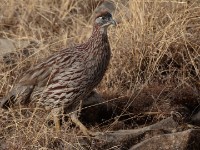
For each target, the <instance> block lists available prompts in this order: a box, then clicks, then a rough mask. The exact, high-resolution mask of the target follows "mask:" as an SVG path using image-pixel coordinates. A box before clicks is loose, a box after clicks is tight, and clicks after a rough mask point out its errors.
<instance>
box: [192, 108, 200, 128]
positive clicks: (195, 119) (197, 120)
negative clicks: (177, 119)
mask: <svg viewBox="0 0 200 150" xmlns="http://www.w3.org/2000/svg"><path fill="white" fill-rule="evenodd" d="M191 121H192V124H195V125H198V126H200V111H199V112H198V113H196V114H195V115H193V116H192V118H191Z"/></svg>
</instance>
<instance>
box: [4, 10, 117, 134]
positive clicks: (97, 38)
mask: <svg viewBox="0 0 200 150" xmlns="http://www.w3.org/2000/svg"><path fill="white" fill-rule="evenodd" d="M110 25H114V26H116V21H115V20H114V19H113V17H112V14H111V13H110V12H109V11H107V10H102V11H100V12H98V13H96V14H95V18H94V20H93V30H92V34H91V36H90V37H89V38H88V39H87V40H86V41H85V42H84V43H82V44H77V45H75V46H72V47H68V48H65V49H63V50H60V51H57V52H55V53H54V54H52V55H50V56H49V57H47V58H46V59H44V60H42V61H41V62H40V63H38V64H36V65H35V66H33V67H32V68H31V69H30V70H28V71H27V72H26V73H24V75H23V76H22V78H21V79H19V81H18V82H17V83H16V84H15V85H14V86H13V88H12V89H11V91H10V92H9V93H8V94H7V95H6V96H5V97H3V98H2V99H1V101H0V107H1V108H4V109H9V108H10V107H12V106H14V105H25V104H30V103H36V104H37V105H40V106H44V107H45V108H48V109H50V110H51V112H52V113H53V115H54V116H55V117H54V123H55V127H56V129H58V130H59V128H60V124H59V121H58V116H59V115H60V114H62V113H63V112H64V111H65V113H66V114H68V117H69V118H71V120H72V122H73V123H75V124H76V125H77V126H78V127H79V128H80V130H81V131H82V132H83V134H84V135H92V133H91V132H90V131H89V130H88V129H87V128H86V127H85V126H84V125H83V124H82V122H81V121H80V120H79V119H78V113H77V112H80V111H81V103H82V101H83V100H84V101H87V98H88V97H89V96H91V93H92V92H93V91H94V89H95V87H96V86H97V85H98V84H99V83H100V82H101V80H102V79H103V76H104V74H105V72H106V70H107V68H108V65H109V62H110V58H111V47H110V44H109V40H108V35H107V29H108V27H109V26H110Z"/></svg>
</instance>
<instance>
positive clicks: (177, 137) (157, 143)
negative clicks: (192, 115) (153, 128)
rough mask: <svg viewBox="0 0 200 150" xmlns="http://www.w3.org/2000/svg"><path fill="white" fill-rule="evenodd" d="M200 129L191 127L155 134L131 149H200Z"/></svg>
mask: <svg viewBox="0 0 200 150" xmlns="http://www.w3.org/2000/svg"><path fill="white" fill-rule="evenodd" d="M199 138H200V130H195V129H189V130H186V131H183V132H177V133H171V134H163V135H158V136H154V137H152V138H149V139H147V140H144V141H142V142H140V143H139V144H136V145H134V146H133V147H131V148H130V149H129V150H149V149H157V150H159V149H160V150H186V149H194V150H195V149H199V147H200V141H199Z"/></svg>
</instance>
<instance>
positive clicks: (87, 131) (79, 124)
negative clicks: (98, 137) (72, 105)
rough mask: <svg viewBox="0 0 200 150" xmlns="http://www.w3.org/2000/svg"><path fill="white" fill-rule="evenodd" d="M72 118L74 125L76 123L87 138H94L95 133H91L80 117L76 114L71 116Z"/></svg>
mask: <svg viewBox="0 0 200 150" xmlns="http://www.w3.org/2000/svg"><path fill="white" fill-rule="evenodd" d="M70 118H71V120H72V122H73V123H75V124H76V125H77V126H78V127H79V128H80V130H81V131H82V132H83V134H84V135H86V136H94V134H93V132H91V131H89V130H88V129H87V128H86V127H85V126H84V125H83V124H82V123H81V122H80V120H79V119H78V116H77V114H76V113H72V114H71V115H70Z"/></svg>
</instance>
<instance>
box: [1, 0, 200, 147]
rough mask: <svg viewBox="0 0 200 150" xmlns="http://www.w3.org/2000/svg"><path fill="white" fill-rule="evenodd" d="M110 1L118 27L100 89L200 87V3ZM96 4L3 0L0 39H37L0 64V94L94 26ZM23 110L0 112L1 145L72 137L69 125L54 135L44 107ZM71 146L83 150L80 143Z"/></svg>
mask: <svg viewBox="0 0 200 150" xmlns="http://www.w3.org/2000/svg"><path fill="white" fill-rule="evenodd" d="M115 2H116V6H117V10H116V12H115V14H114V18H116V19H117V21H118V26H117V27H116V28H110V29H109V39H110V43H111V47H112V60H111V63H110V67H109V70H108V71H107V74H106V76H105V78H104V80H103V81H102V83H101V84H100V85H99V87H98V91H100V92H101V93H118V95H126V94H132V93H135V92H138V91H139V90H140V89H142V88H143V87H144V86H147V85H150V84H154V83H156V84H163V85H164V84H172V85H174V88H176V87H178V86H190V87H192V88H194V89H195V90H199V89H200V88H199V86H200V81H199V79H200V74H199V70H200V41H199V35H200V17H199V16H200V9H199V8H200V4H199V3H198V2H190V3H186V2H184V1H161V0H155V1H148V0H143V1H140V0H135V1H128V0H127V1H126V0H116V1H115ZM97 4H98V1H95V0H87V1H83V0H80V1H76V0H70V1H68V0H60V1H57V0H51V1H50V0H42V1H40V0H35V1H29V0H18V1H15V0H1V1H0V37H1V38H6V39H11V40H25V41H35V42H37V46H36V47H35V48H34V47H33V48H32V49H34V50H35V52H34V53H33V54H31V55H30V56H29V57H28V58H21V57H20V59H18V61H17V63H16V64H15V65H14V66H7V65H6V64H0V71H1V72H0V92H1V95H5V94H6V93H7V92H8V91H9V90H10V89H11V88H12V86H13V84H14V82H15V81H16V80H17V78H19V77H20V76H21V75H22V74H23V72H24V71H25V70H27V69H28V68H31V67H32V66H33V65H34V64H36V63H37V62H38V61H41V60H42V59H43V58H45V57H47V56H48V55H50V54H52V53H53V52H54V51H57V50H59V49H62V48H65V47H68V46H71V45H73V44H75V43H80V42H83V41H84V40H85V39H86V38H88V37H89V36H90V34H91V30H92V24H91V22H92V21H91V20H92V18H91V14H92V11H93V10H94V9H95V7H96V6H97ZM19 51H20V50H19ZM23 111H24V110H23V109H17V110H16V111H15V110H12V111H10V112H6V113H4V114H2V115H3V116H4V119H1V120H0V126H1V128H0V143H4V144H3V146H4V145H5V147H6V146H8V147H9V149H22V148H25V149H40V148H41V149H46V148H47V147H48V148H49V149H50V148H51V147H53V146H55V145H56V144H57V145H60V146H63V147H66V146H68V145H71V142H72V141H73V142H75V143H76V142H77V141H76V136H77V135H76V131H75V129H73V130H72V129H70V130H68V126H67V125H66V126H64V127H63V129H62V134H59V135H58V134H56V133H55V132H54V131H53V129H52V128H48V127H46V125H45V118H46V116H47V114H46V113H45V112H43V111H41V112H40V114H42V115H41V116H42V117H41V116H40V117H38V116H37V115H33V114H32V112H31V111H30V113H26V115H27V116H26V115H23ZM30 118H32V119H31V121H30ZM94 130H95V129H94ZM60 141H62V143H63V145H62V144H59V143H60ZM52 142H53V143H54V144H52ZM50 143H51V144H50ZM76 148H77V149H81V147H80V144H79V143H77V145H76ZM52 149H53V148H52Z"/></svg>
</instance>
